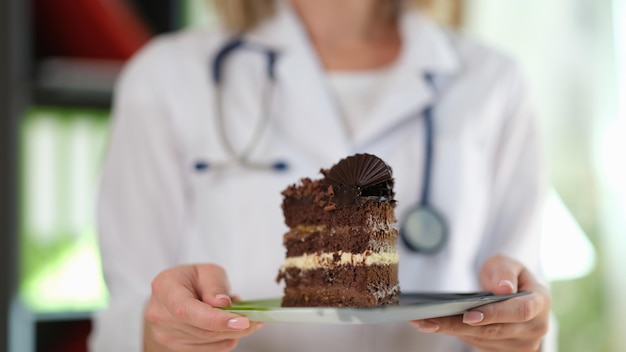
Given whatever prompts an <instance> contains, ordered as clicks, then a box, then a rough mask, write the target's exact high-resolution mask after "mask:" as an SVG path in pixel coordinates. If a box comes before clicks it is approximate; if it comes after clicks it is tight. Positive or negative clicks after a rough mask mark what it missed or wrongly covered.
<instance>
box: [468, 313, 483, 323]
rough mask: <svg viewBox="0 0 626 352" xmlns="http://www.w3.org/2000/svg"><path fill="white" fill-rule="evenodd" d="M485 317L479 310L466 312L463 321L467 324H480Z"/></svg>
mask: <svg viewBox="0 0 626 352" xmlns="http://www.w3.org/2000/svg"><path fill="white" fill-rule="evenodd" d="M483 319H485V315H484V314H483V313H481V312H479V311H471V312H465V314H463V322H464V323H465V324H478V323H480V322H481V321H483Z"/></svg>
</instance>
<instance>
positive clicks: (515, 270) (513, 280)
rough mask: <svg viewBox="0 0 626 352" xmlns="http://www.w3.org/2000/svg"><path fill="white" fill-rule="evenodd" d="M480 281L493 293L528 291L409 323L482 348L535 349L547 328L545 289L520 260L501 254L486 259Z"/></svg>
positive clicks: (547, 313)
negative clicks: (454, 314) (457, 313)
mask: <svg viewBox="0 0 626 352" xmlns="http://www.w3.org/2000/svg"><path fill="white" fill-rule="evenodd" d="M480 281H481V284H482V286H483V288H484V289H485V290H486V291H490V292H493V293H494V294H496V295H504V294H511V293H515V292H518V291H530V292H531V293H530V294H528V295H525V296H521V297H516V298H513V299H509V300H506V301H502V302H498V303H492V304H488V305H484V306H481V307H478V308H475V309H472V310H470V311H468V312H465V313H464V314H463V315H459V316H452V317H444V318H435V319H427V320H415V321H411V322H410V323H411V324H412V325H414V326H416V327H417V328H418V329H419V330H420V331H422V332H428V333H438V334H446V335H451V336H456V337H457V338H459V339H461V340H463V341H464V342H465V343H467V344H468V345H470V346H472V347H474V348H476V349H478V350H481V351H511V352H513V351H519V352H531V351H532V352H535V351H538V350H539V349H540V348H541V341H542V338H543V336H544V335H545V334H546V333H547V331H548V322H549V316H550V303H551V297H550V293H549V292H548V289H547V288H546V287H544V286H543V285H541V284H540V283H539V282H537V280H536V279H535V278H534V277H533V275H532V274H531V273H530V272H529V271H528V270H527V269H526V268H525V267H524V266H523V265H522V264H520V263H519V262H517V261H515V260H513V259H510V258H508V257H505V256H501V255H496V256H493V257H491V258H489V259H488V260H487V261H486V262H485V264H484V265H483V267H482V269H481V272H480Z"/></svg>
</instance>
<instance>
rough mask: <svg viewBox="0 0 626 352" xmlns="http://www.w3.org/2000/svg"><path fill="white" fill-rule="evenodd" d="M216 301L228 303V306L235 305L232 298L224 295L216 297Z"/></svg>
mask: <svg viewBox="0 0 626 352" xmlns="http://www.w3.org/2000/svg"><path fill="white" fill-rule="evenodd" d="M215 299H219V300H222V301H227V302H228V305H231V304H232V303H233V302H232V301H231V300H230V297H229V296H228V295H224V294H219V295H215Z"/></svg>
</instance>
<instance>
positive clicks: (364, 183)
mask: <svg viewBox="0 0 626 352" xmlns="http://www.w3.org/2000/svg"><path fill="white" fill-rule="evenodd" d="M325 175H326V178H325V179H324V182H325V183H327V184H329V185H331V186H333V190H334V192H335V198H336V199H335V201H336V202H337V203H338V205H340V206H342V205H349V204H355V203H357V204H358V203H362V202H363V201H367V199H363V198H364V197H365V198H375V199H377V200H381V201H393V195H394V194H393V177H392V175H391V167H389V165H387V164H386V163H385V162H384V161H382V160H381V159H380V158H379V157H377V156H374V155H371V154H356V155H353V156H350V157H347V158H345V159H342V160H340V161H339V162H338V163H337V164H336V165H335V166H333V167H332V168H331V169H330V170H328V171H327V172H326V173H325Z"/></svg>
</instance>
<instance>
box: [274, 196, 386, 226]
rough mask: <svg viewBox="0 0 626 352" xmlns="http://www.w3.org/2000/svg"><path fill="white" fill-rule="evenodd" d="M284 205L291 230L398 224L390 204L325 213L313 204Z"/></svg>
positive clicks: (368, 203) (373, 204)
mask: <svg viewBox="0 0 626 352" xmlns="http://www.w3.org/2000/svg"><path fill="white" fill-rule="evenodd" d="M289 203H290V202H289V201H287V200H285V202H284V203H283V213H284V215H285V224H287V226H289V227H290V228H293V227H296V226H298V225H327V226H365V227H376V226H379V224H392V223H395V222H396V217H395V214H394V205H393V204H391V203H388V202H366V203H364V204H362V205H357V206H353V207H344V208H338V209H334V210H333V211H325V210H324V209H323V208H320V207H317V206H313V205H312V204H300V203H295V204H289Z"/></svg>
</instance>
